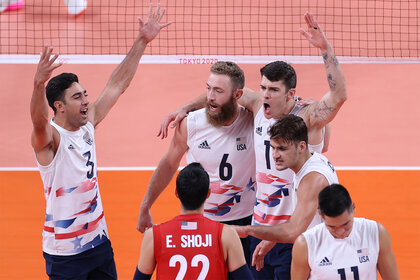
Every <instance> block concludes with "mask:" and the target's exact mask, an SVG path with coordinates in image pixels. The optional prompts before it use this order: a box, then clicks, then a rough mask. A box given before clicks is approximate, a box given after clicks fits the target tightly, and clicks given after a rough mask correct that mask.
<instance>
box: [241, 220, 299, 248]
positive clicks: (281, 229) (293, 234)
mask: <svg viewBox="0 0 420 280" xmlns="http://www.w3.org/2000/svg"><path fill="white" fill-rule="evenodd" d="M245 231H246V233H247V234H248V235H251V236H254V237H256V238H259V239H262V240H267V241H273V242H277V243H293V242H295V240H296V238H298V236H299V234H300V233H301V232H299V231H298V230H295V229H294V228H293V226H291V225H290V223H283V224H280V225H275V226H246V229H245Z"/></svg>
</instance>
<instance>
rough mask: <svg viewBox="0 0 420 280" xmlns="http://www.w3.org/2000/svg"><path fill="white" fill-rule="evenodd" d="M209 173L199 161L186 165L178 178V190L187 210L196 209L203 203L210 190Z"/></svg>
mask: <svg viewBox="0 0 420 280" xmlns="http://www.w3.org/2000/svg"><path fill="white" fill-rule="evenodd" d="M209 186H210V179H209V174H207V172H206V171H205V170H204V168H203V167H202V166H201V164H199V163H198V162H193V163H190V164H188V165H187V166H186V167H184V168H183V169H182V170H181V171H180V172H179V174H178V177H177V178H176V192H177V194H178V197H179V200H180V201H181V204H182V206H183V207H184V209H185V210H196V209H198V208H200V207H201V205H203V203H204V201H205V200H206V198H207V193H208V191H209Z"/></svg>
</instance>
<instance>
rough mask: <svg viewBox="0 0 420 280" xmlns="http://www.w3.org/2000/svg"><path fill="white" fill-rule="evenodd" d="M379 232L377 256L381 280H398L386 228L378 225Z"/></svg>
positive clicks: (395, 262)
mask: <svg viewBox="0 0 420 280" xmlns="http://www.w3.org/2000/svg"><path fill="white" fill-rule="evenodd" d="M378 230H379V256H378V270H379V274H381V277H382V279H383V280H398V279H400V276H399V275H398V268H397V261H396V260H395V255H394V252H393V251H392V247H391V237H390V236H389V233H388V231H387V230H386V228H385V227H384V226H383V225H381V224H380V223H378Z"/></svg>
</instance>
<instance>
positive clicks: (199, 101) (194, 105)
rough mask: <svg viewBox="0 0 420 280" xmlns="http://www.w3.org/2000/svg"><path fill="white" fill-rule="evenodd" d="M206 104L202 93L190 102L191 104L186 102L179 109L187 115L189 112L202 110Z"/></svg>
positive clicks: (205, 98)
mask: <svg viewBox="0 0 420 280" xmlns="http://www.w3.org/2000/svg"><path fill="white" fill-rule="evenodd" d="M206 103H207V96H206V94H205V93H204V94H201V95H200V96H198V97H197V98H195V99H194V100H192V101H191V102H188V103H187V104H185V105H183V106H182V107H181V109H182V110H183V111H185V112H186V113H189V112H192V111H195V110H198V109H201V108H204V107H205V106H206Z"/></svg>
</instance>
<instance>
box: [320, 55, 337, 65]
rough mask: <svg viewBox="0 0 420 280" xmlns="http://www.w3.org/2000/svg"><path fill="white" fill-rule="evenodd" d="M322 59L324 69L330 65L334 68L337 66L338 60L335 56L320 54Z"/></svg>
mask: <svg viewBox="0 0 420 280" xmlns="http://www.w3.org/2000/svg"><path fill="white" fill-rule="evenodd" d="M322 58H323V59H324V63H325V67H327V68H329V67H330V64H332V65H334V66H335V67H337V66H338V60H337V58H336V57H335V55H332V56H330V57H329V56H328V54H327V53H324V54H322Z"/></svg>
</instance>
